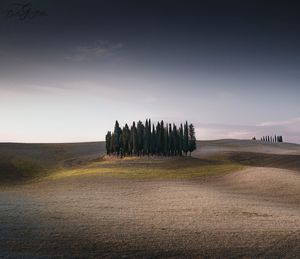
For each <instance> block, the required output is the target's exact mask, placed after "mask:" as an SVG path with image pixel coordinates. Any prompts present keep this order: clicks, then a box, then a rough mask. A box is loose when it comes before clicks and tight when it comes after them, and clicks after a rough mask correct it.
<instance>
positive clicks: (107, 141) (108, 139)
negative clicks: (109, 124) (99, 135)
mask: <svg viewBox="0 0 300 259" xmlns="http://www.w3.org/2000/svg"><path fill="white" fill-rule="evenodd" d="M105 146H106V154H107V155H110V154H111V149H110V148H111V132H110V131H108V132H107V134H106V136H105Z"/></svg>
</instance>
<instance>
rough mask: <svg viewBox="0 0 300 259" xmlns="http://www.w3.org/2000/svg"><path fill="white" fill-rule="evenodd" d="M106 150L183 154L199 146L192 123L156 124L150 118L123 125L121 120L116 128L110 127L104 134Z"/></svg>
mask: <svg viewBox="0 0 300 259" xmlns="http://www.w3.org/2000/svg"><path fill="white" fill-rule="evenodd" d="M105 141H106V152H107V154H108V155H117V156H121V157H123V156H144V155H159V156H182V155H183V154H185V155H187V154H188V152H189V153H190V155H191V153H192V152H193V151H194V150H195V149H196V137H195V129H194V126H193V124H188V122H187V121H186V122H185V124H184V125H182V124H180V127H179V128H178V127H177V126H176V125H175V124H173V125H172V124H164V121H161V122H158V123H157V125H156V126H154V125H153V124H151V120H150V119H149V120H148V119H147V120H146V122H145V124H143V123H142V122H141V121H138V123H137V124H136V123H135V122H133V123H132V126H131V127H129V126H128V125H127V123H126V124H125V126H124V127H123V128H122V129H121V127H120V126H119V123H118V121H116V123H115V128H114V131H113V132H111V131H108V132H107V134H106V137H105Z"/></svg>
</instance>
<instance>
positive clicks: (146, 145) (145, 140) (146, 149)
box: [143, 119, 149, 155]
mask: <svg viewBox="0 0 300 259" xmlns="http://www.w3.org/2000/svg"><path fill="white" fill-rule="evenodd" d="M143 135H144V143H143V154H144V155H148V154H149V151H148V141H149V137H148V119H146V122H145V127H144V134H143Z"/></svg>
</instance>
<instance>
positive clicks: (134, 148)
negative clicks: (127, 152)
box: [131, 122, 138, 155]
mask: <svg viewBox="0 0 300 259" xmlns="http://www.w3.org/2000/svg"><path fill="white" fill-rule="evenodd" d="M131 138H132V152H131V153H132V154H133V155H137V153H138V137H137V130H136V126H135V122H133V123H132V127H131Z"/></svg>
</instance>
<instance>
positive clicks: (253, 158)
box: [224, 152, 300, 171]
mask: <svg viewBox="0 0 300 259" xmlns="http://www.w3.org/2000/svg"><path fill="white" fill-rule="evenodd" d="M224 158H225V159H228V160H230V161H232V162H235V163H239V164H241V165H245V166H256V167H273V168H280V169H289V170H295V171H300V155H277V154H262V153H250V152H240V153H238V152H230V153H227V154H225V155H224Z"/></svg>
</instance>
